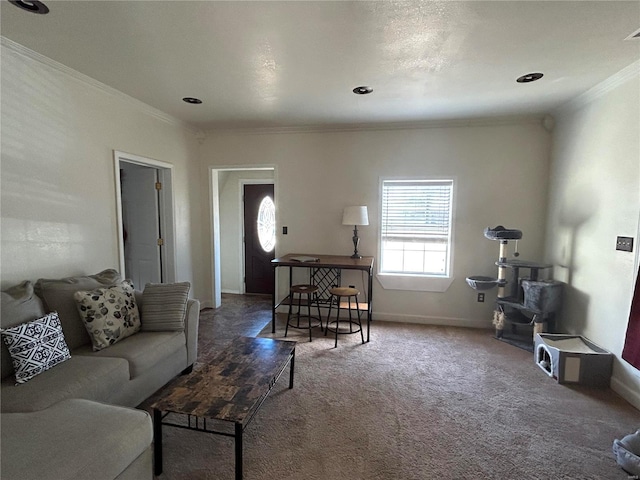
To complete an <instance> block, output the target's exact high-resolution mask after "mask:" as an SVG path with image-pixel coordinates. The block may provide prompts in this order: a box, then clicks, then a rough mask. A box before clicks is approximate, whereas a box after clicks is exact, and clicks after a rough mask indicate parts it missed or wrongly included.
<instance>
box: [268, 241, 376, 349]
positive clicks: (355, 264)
mask: <svg viewBox="0 0 640 480" xmlns="http://www.w3.org/2000/svg"><path fill="white" fill-rule="evenodd" d="M296 257H311V258H316V259H317V260H316V261H313V262H300V261H298V260H295V258H296ZM271 265H272V267H273V278H274V285H275V287H274V289H273V295H272V316H271V332H272V333H275V332H276V309H277V308H278V307H279V306H280V305H282V304H286V303H287V302H289V301H290V298H289V297H290V294H289V293H288V292H287V296H286V297H285V298H284V299H282V300H281V301H280V302H278V301H277V298H276V297H277V295H278V294H277V290H278V288H277V285H278V284H277V283H276V271H277V269H278V267H289V288H291V285H292V273H293V272H292V269H293V268H308V269H310V271H309V277H310V283H312V284H313V285H317V286H318V287H320V288H319V291H318V295H319V297H320V299H321V301H325V302H327V305H328V302H329V301H330V300H329V298H330V296H329V295H328V294H327V292H328V290H329V289H330V288H331V287H333V286H340V280H341V273H342V270H360V271H364V272H366V273H367V277H368V280H367V303H366V310H367V342H368V341H369V338H370V337H369V330H370V328H371V313H372V311H373V310H372V304H373V257H362V258H351V257H350V256H348V255H319V254H311V253H289V254H287V255H284V256H283V257H278V258H275V259H273V260H271Z"/></svg>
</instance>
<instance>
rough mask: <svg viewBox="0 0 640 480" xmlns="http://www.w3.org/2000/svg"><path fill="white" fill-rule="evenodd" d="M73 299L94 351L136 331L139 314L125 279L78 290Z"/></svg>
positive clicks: (131, 290) (138, 326) (132, 292)
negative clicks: (101, 286)
mask: <svg viewBox="0 0 640 480" xmlns="http://www.w3.org/2000/svg"><path fill="white" fill-rule="evenodd" d="M73 297H74V298H75V300H76V302H77V307H78V313H79V314H80V318H81V319H82V322H83V323H84V325H85V327H86V329H87V332H88V333H89V337H90V338H91V343H92V344H93V349H94V350H95V351H98V350H102V349H103V348H107V347H108V346H110V345H113V344H114V343H116V342H118V341H120V340H122V339H124V338H126V337H129V336H131V335H133V334H134V333H136V332H137V331H138V330H140V314H139V312H138V306H137V305H136V299H135V295H134V290H133V285H131V282H129V281H128V280H125V281H124V282H122V283H119V284H117V285H112V286H111V287H104V288H97V289H95V290H91V291H86V290H79V291H77V292H75V293H74V294H73Z"/></svg>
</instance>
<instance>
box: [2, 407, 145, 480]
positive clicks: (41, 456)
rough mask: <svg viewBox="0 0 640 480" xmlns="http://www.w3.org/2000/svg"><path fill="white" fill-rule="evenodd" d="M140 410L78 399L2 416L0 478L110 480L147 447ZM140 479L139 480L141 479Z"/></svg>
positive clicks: (25, 479) (143, 413) (10, 479)
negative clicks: (0, 468) (32, 410)
mask: <svg viewBox="0 0 640 480" xmlns="http://www.w3.org/2000/svg"><path fill="white" fill-rule="evenodd" d="M152 438H153V427H152V422H151V417H150V416H149V414H148V413H147V412H145V411H143V410H136V409H133V408H126V407H117V406H114V405H105V404H102V403H97V402H91V401H87V400H81V399H71V400H65V401H63V402H59V403H57V404H55V405H53V406H51V407H50V408H47V409H46V410H43V411H41V412H31V413H11V414H6V413H5V414H2V478H3V479H7V480H31V479H33V480H36V479H37V480H41V479H46V478H51V479H67V480H86V479H88V478H90V479H92V480H107V479H108V480H113V479H114V478H116V477H117V476H118V475H119V474H120V473H121V472H123V471H124V470H125V469H126V468H127V467H128V466H129V465H130V464H131V463H133V462H134V461H136V459H137V458H138V457H139V456H140V455H141V454H142V453H143V452H145V451H146V450H148V449H149V447H150V446H151V442H152ZM148 468H149V471H148V472H147V475H146V478H149V479H150V478H152V471H151V462H149V463H148ZM141 478H145V477H141Z"/></svg>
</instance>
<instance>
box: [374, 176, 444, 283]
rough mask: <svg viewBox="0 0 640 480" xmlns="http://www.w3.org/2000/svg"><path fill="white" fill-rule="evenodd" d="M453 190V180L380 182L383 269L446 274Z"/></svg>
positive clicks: (384, 270)
mask: <svg viewBox="0 0 640 480" xmlns="http://www.w3.org/2000/svg"><path fill="white" fill-rule="evenodd" d="M452 192H453V181H452V180H437V181H435V180H410V181H409V180H385V181H383V183H382V223H381V245H382V259H381V266H382V271H383V272H400V273H402V272H409V273H412V274H436V275H445V274H447V273H448V264H449V251H450V245H449V244H450V237H451V235H450V231H451V204H452Z"/></svg>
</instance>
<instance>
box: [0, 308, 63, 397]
mask: <svg viewBox="0 0 640 480" xmlns="http://www.w3.org/2000/svg"><path fill="white" fill-rule="evenodd" d="M2 340H3V342H4V343H5V344H6V345H7V348H8V349H9V353H10V354H11V361H12V363H13V368H14V370H15V378H16V385H17V384H20V383H26V382H28V381H29V380H31V379H32V378H33V377H35V376H36V375H38V374H40V373H42V372H45V371H47V370H49V369H50V368H53V367H55V366H56V365H58V364H60V363H62V362H64V361H65V360H69V359H70V358H71V355H70V354H69V347H67V343H66V342H65V341H64V334H63V333H62V327H61V326H60V320H58V314H57V313H56V312H53V313H50V314H48V315H45V316H44V317H42V318H38V319H36V320H33V321H31V322H27V323H22V324H20V325H16V326H15V327H10V328H6V329H2Z"/></svg>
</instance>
